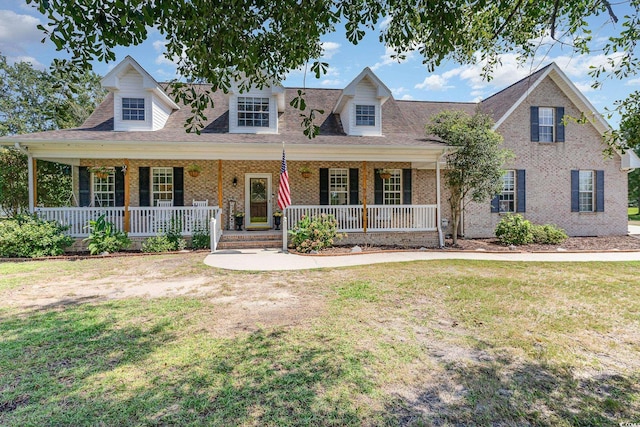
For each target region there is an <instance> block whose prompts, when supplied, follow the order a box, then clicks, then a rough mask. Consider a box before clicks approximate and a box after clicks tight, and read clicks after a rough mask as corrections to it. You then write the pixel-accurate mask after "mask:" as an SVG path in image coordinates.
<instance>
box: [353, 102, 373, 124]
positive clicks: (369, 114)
mask: <svg viewBox="0 0 640 427" xmlns="http://www.w3.org/2000/svg"><path fill="white" fill-rule="evenodd" d="M358 107H370V108H373V113H367V114H358ZM355 117H356V121H355V123H356V126H364V127H375V126H376V120H377V119H376V105H375V104H356V111H355ZM359 117H367V118H371V117H373V123H366V124H365V123H358V118H359ZM367 121H368V120H367Z"/></svg>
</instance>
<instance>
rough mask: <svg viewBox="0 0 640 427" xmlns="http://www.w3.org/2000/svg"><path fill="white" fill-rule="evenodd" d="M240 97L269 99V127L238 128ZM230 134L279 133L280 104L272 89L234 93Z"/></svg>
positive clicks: (231, 106)
mask: <svg viewBox="0 0 640 427" xmlns="http://www.w3.org/2000/svg"><path fill="white" fill-rule="evenodd" d="M238 97H255V98H269V127H268V128H267V127H253V126H238ZM229 133H278V104H277V99H276V96H275V95H274V94H273V93H272V91H271V89H270V88H264V89H262V90H259V89H252V90H250V91H248V92H244V93H238V92H234V93H233V94H232V95H231V96H230V97H229Z"/></svg>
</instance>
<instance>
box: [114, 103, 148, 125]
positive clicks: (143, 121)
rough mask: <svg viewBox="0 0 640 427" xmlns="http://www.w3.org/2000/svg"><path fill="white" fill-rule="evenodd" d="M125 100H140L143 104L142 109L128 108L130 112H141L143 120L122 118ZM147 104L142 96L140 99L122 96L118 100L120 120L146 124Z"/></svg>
mask: <svg viewBox="0 0 640 427" xmlns="http://www.w3.org/2000/svg"><path fill="white" fill-rule="evenodd" d="M125 99H137V100H140V99H141V100H142V103H143V104H144V106H143V108H142V109H140V108H135V109H132V108H129V109H130V110H135V111H140V110H142V113H143V114H144V118H143V119H142V120H140V119H125V118H124V110H125V108H124V100H125ZM147 104H148V102H147V99H146V98H145V97H144V96H142V97H141V96H123V97H121V98H120V116H121V117H120V119H121V120H122V121H123V122H131V123H146V122H147V116H148V114H147Z"/></svg>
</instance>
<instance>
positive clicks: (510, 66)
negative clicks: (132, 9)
mask: <svg viewBox="0 0 640 427" xmlns="http://www.w3.org/2000/svg"><path fill="white" fill-rule="evenodd" d="M626 7H627V6H626V5H625V4H624V3H621V4H616V5H614V11H615V13H616V14H617V15H618V16H623V15H625V12H628V9H626ZM44 23H45V19H44V17H43V16H42V15H40V14H39V12H38V11H37V10H36V9H34V8H33V7H32V6H29V5H27V4H26V2H24V1H19V0H0V53H2V54H3V55H5V56H7V58H8V60H9V61H10V62H13V61H19V60H23V61H29V62H31V63H32V64H33V65H34V66H36V67H39V68H47V67H48V66H49V65H50V63H51V61H52V60H53V58H55V57H62V55H63V53H62V52H56V51H55V48H54V46H53V44H52V43H51V42H48V41H47V42H45V43H44V44H43V43H41V42H40V41H41V39H42V38H43V35H42V33H40V31H39V30H37V28H36V26H37V25H38V24H44ZM381 25H384V23H381ZM619 27H620V26H619V24H618V28H616V27H615V26H613V25H612V24H611V23H608V22H607V20H606V19H605V18H604V17H601V18H599V20H597V21H596V20H594V21H593V22H592V27H591V30H592V35H593V37H594V40H595V41H596V43H597V41H598V40H602V39H604V38H606V37H607V36H609V35H610V33H611V31H612V30H620V28H619ZM163 41H164V39H163V37H162V35H161V34H160V33H159V32H157V31H151V32H150V37H149V38H148V40H147V41H146V42H145V43H143V44H142V45H139V46H135V47H130V48H119V49H117V50H116V54H117V61H120V60H121V59H123V58H124V57H125V56H126V55H131V56H132V57H133V58H135V59H136V60H137V61H138V62H139V63H140V65H142V67H144V68H145V69H146V70H147V71H148V72H149V73H150V74H151V75H153V76H154V77H155V78H156V79H157V80H158V81H165V80H169V79H171V78H174V77H175V65H174V64H173V63H172V62H171V61H169V60H167V59H166V58H164V57H163V55H162V54H163V47H164V43H163ZM323 41H324V46H325V53H324V60H325V61H326V62H328V63H329V64H330V68H329V72H328V74H327V75H325V76H323V77H322V78H321V79H320V80H316V79H315V77H313V76H312V75H311V74H308V75H307V79H306V84H307V86H308V87H326V88H343V87H345V86H346V85H347V84H348V83H349V82H350V81H351V80H352V79H353V78H354V77H355V76H357V75H358V73H360V71H362V69H363V68H364V67H370V68H371V69H372V70H373V71H374V72H375V73H376V75H378V77H379V78H380V79H381V80H382V81H383V82H385V84H386V85H387V86H388V87H389V88H390V89H391V90H392V92H393V95H394V97H395V98H396V99H415V100H429V101H477V100H479V99H482V98H486V97H488V96H490V95H492V94H493V93H495V92H497V91H499V90H501V89H503V88H504V87H506V86H508V85H510V84H512V83H514V82H516V81H517V80H519V79H520V78H523V77H525V76H527V75H528V74H530V73H532V72H534V71H535V70H536V69H539V68H540V67H543V66H545V65H547V64H548V63H549V62H551V61H555V62H556V63H557V64H558V65H559V66H560V67H561V68H562V69H563V71H564V72H565V73H566V74H567V76H568V77H569V78H570V79H571V80H572V81H573V82H574V84H575V85H576V86H577V87H578V88H579V89H580V90H581V91H582V92H583V93H584V94H585V96H586V97H587V98H588V99H589V100H590V101H591V103H592V104H593V105H594V107H595V108H596V109H597V110H598V111H600V112H604V110H605V108H606V107H608V108H612V107H613V102H614V101H615V100H617V99H622V98H625V97H626V96H627V95H628V94H629V93H630V92H632V91H634V90H636V89H638V88H639V87H640V76H633V77H630V78H627V79H625V80H616V79H608V80H606V81H605V82H604V84H603V86H602V88H600V89H597V90H594V89H592V88H591V83H592V80H591V78H590V77H589V75H588V71H589V66H591V65H598V64H602V63H604V62H605V61H606V60H607V57H606V56H604V55H603V54H602V53H600V52H597V51H594V52H593V53H592V54H590V55H577V54H573V53H572V52H571V51H570V50H569V49H567V48H565V49H564V50H563V49H562V48H561V47H559V46H555V47H553V48H549V47H548V44H547V40H542V41H541V43H542V48H541V49H540V50H539V52H540V55H539V56H538V57H536V58H535V59H534V60H533V61H531V62H529V63H527V64H525V65H524V66H519V65H518V63H517V61H516V58H515V56H514V55H509V54H507V55H503V56H502V66H501V67H500V68H498V69H497V70H496V71H495V72H494V74H493V80H491V81H490V82H486V81H483V80H482V77H481V72H480V69H481V65H479V64H478V65H460V64H457V63H454V62H450V63H446V64H443V65H442V66H441V67H439V68H437V69H436V70H435V71H434V72H433V73H430V72H428V71H427V68H426V67H425V66H424V65H423V64H422V61H421V57H420V56H419V54H417V53H414V54H410V55H409V56H408V57H407V59H406V60H405V61H403V62H402V63H400V64H399V63H397V62H395V61H393V60H392V59H391V54H392V53H393V52H391V51H390V50H388V49H385V47H384V46H383V45H382V44H380V43H379V42H378V37H377V33H369V34H368V35H367V36H366V37H365V39H364V40H363V41H362V42H361V43H359V44H358V45H357V46H353V45H351V44H350V43H349V42H348V41H347V40H346V39H345V38H344V31H341V32H337V33H334V34H330V35H328V36H326V37H325V38H324V39H323ZM116 63H117V62H116ZM116 63H110V64H104V63H97V62H96V63H95V64H94V71H96V72H97V73H98V74H101V75H104V74H105V73H107V72H108V71H109V70H110V69H111V68H112V67H113V66H114V65H115V64H116ZM283 83H284V84H285V85H286V86H302V84H303V72H301V71H293V72H292V73H291V74H290V75H289V77H288V78H287V80H286V81H285V82H283ZM609 122H610V124H611V125H612V126H614V127H616V126H617V118H616V117H614V118H612V119H610V120H609Z"/></svg>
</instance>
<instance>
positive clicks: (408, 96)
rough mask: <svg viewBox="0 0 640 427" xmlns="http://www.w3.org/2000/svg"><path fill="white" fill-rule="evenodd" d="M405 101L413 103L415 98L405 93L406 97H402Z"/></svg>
mask: <svg viewBox="0 0 640 427" xmlns="http://www.w3.org/2000/svg"><path fill="white" fill-rule="evenodd" d="M400 99H401V100H403V101H411V100H412V99H414V98H413V96H411V95H409V94H408V93H405V94H404V95H402V98H400Z"/></svg>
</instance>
